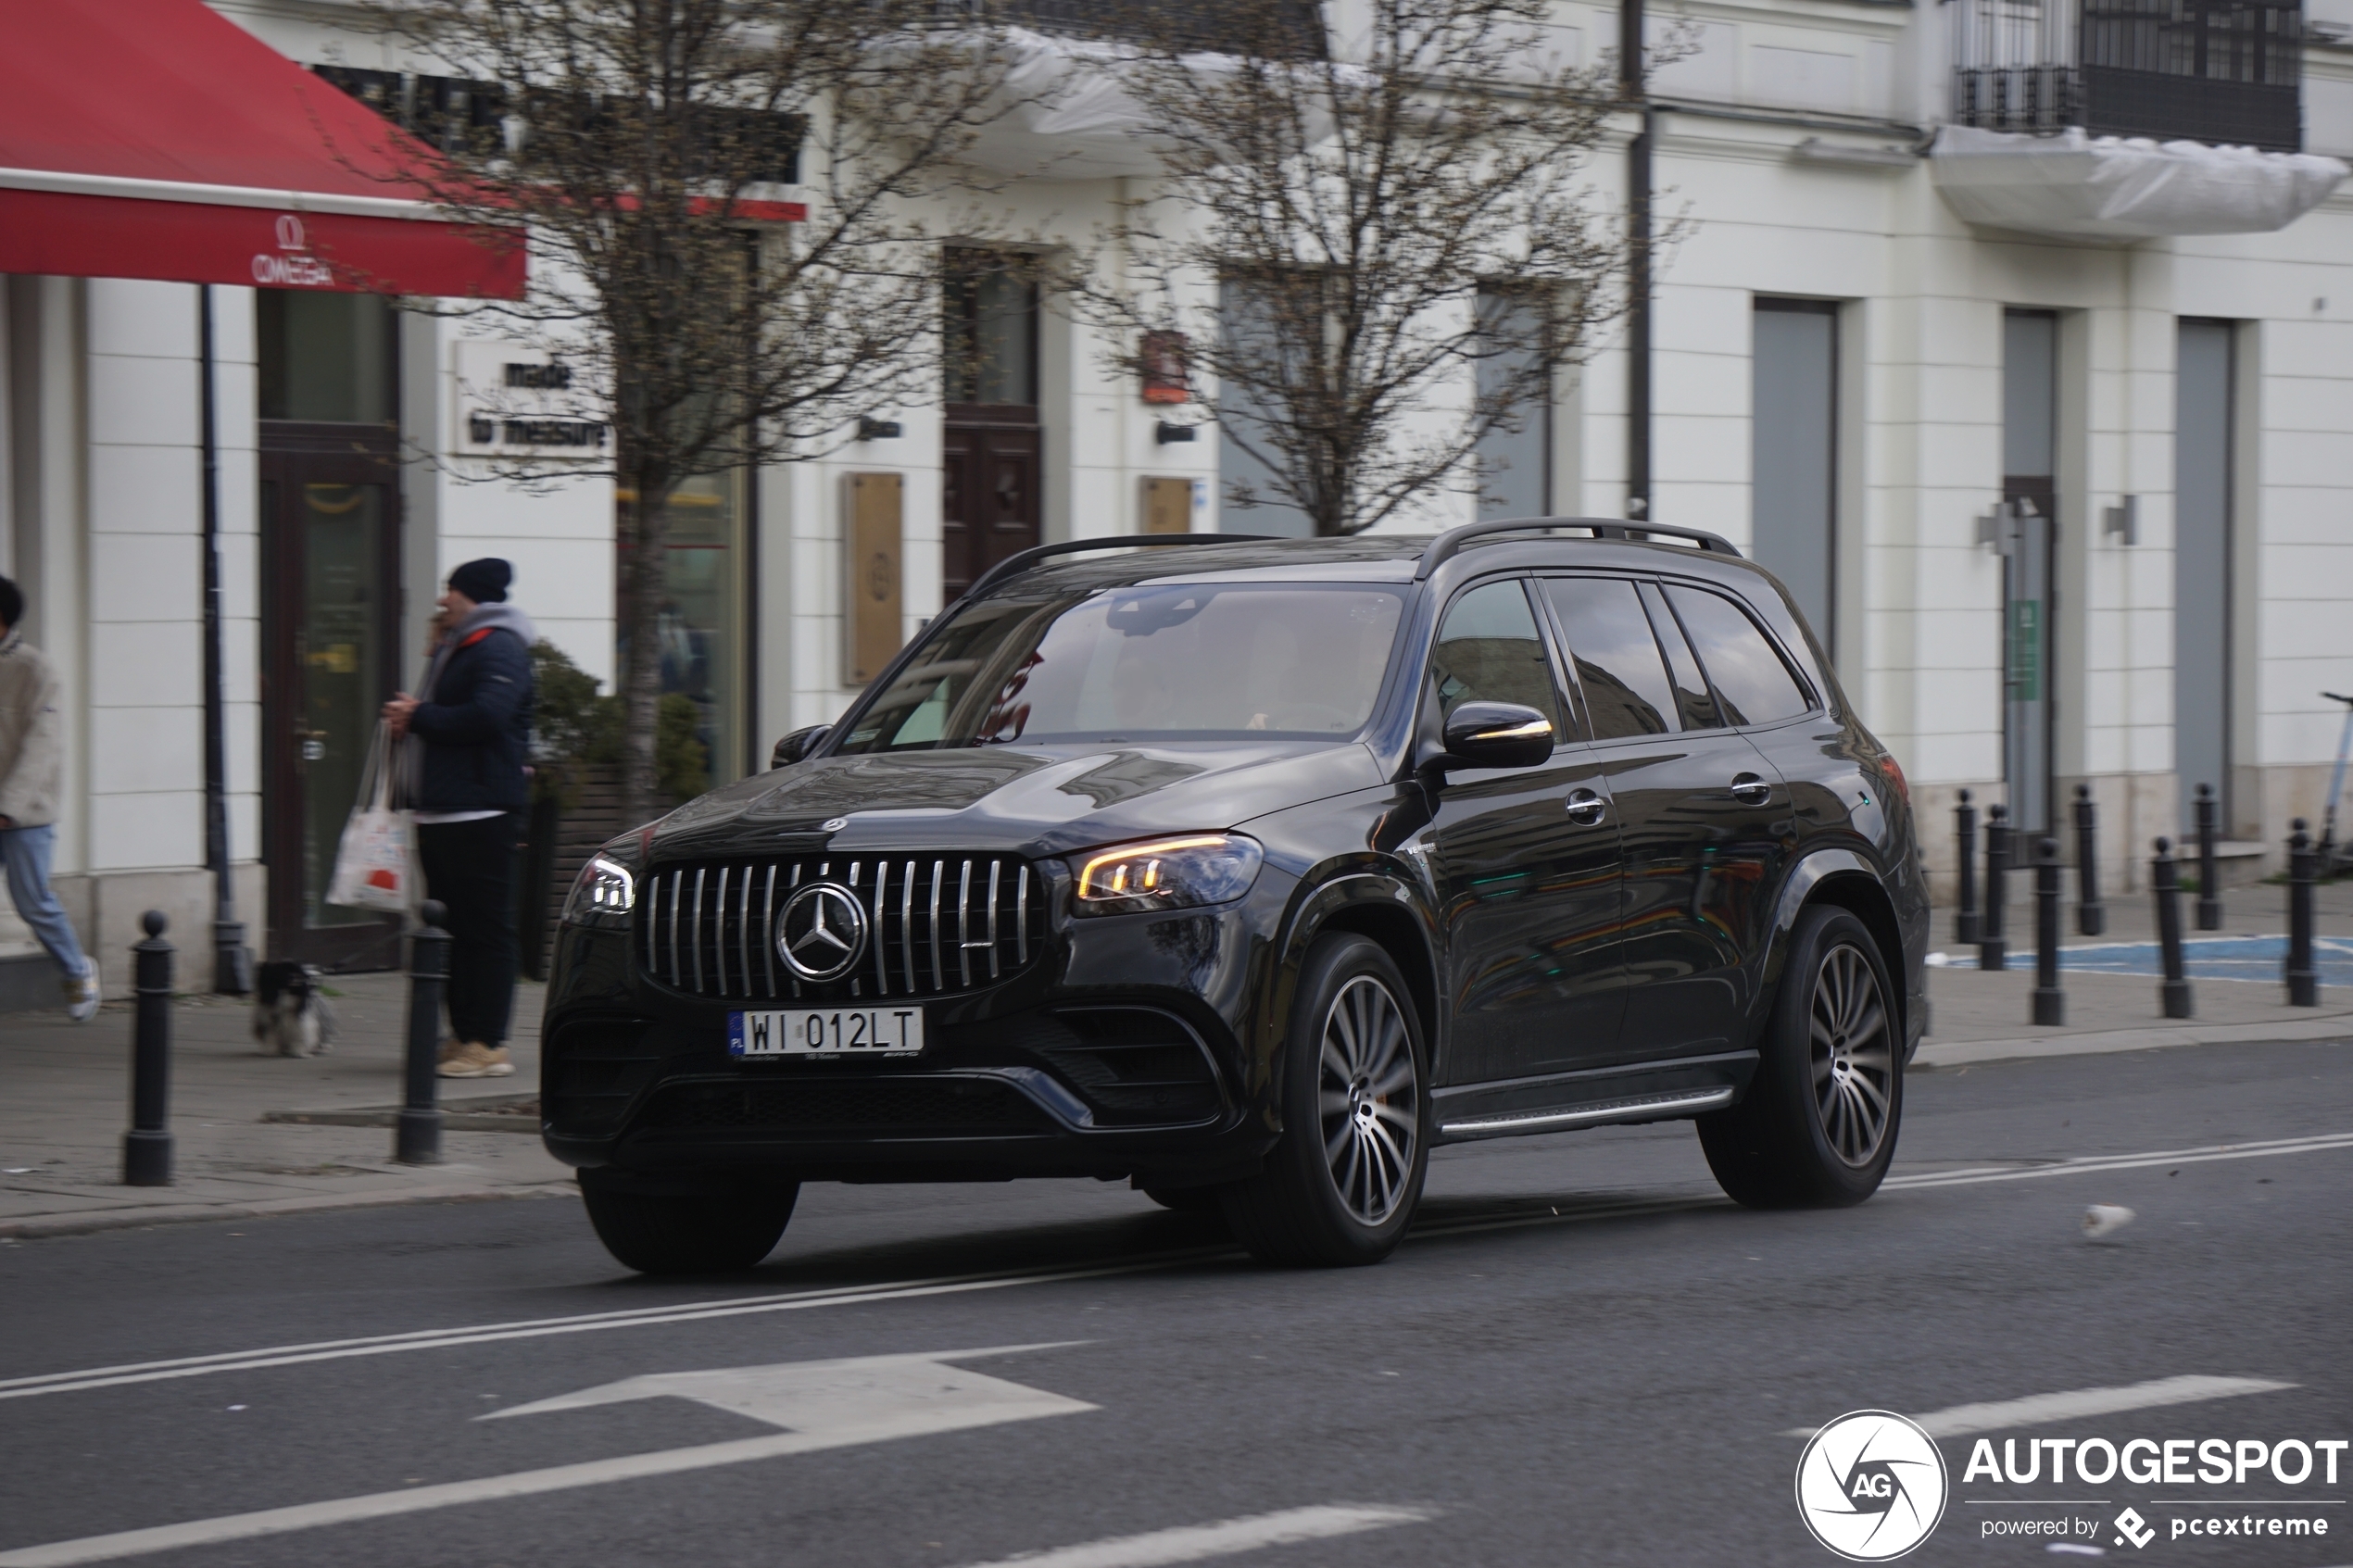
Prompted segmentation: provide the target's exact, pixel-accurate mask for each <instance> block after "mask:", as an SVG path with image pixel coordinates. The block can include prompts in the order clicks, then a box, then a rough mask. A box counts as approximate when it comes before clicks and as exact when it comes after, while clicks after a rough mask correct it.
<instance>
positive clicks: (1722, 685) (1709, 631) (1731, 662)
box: [1667, 587, 1812, 724]
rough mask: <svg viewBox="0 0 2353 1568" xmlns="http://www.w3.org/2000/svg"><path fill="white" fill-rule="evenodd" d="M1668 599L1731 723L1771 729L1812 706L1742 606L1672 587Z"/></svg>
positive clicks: (1693, 591) (1692, 589) (1725, 715)
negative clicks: (1781, 721) (1671, 602)
mask: <svg viewBox="0 0 2353 1568" xmlns="http://www.w3.org/2000/svg"><path fill="white" fill-rule="evenodd" d="M1667 597H1668V598H1669V599H1672V600H1673V601H1674V603H1675V613H1676V615H1677V616H1678V617H1680V619H1681V621H1682V622H1683V630H1684V631H1686V632H1688V633H1691V638H1692V645H1693V646H1695V647H1696V648H1697V649H1698V650H1699V658H1700V662H1701V663H1702V664H1704V665H1705V666H1706V667H1707V675H1708V679H1709V680H1711V681H1713V682H1715V683H1716V699H1717V701H1718V702H1719V703H1721V704H1722V705H1723V709H1724V721H1725V722H1726V723H1728V724H1769V723H1772V722H1773V721H1775V720H1777V719H1794V718H1796V717H1797V716H1798V715H1799V714H1801V713H1803V712H1805V711H1806V709H1808V708H1809V707H1811V706H1812V704H1810V703H1808V702H1807V701H1806V694H1805V692H1804V691H1803V690H1801V689H1800V688H1799V686H1798V684H1797V681H1796V678H1795V677H1793V675H1791V674H1790V672H1789V666H1788V665H1786V664H1783V663H1782V662H1781V657H1780V654H1778V653H1775V652H1774V651H1773V645H1772V644H1770V643H1768V642H1767V641H1766V640H1765V633H1762V632H1760V631H1758V630H1757V629H1756V623H1755V621H1751V620H1749V618H1748V616H1747V615H1746V614H1745V613H1744V612H1743V610H1742V609H1741V608H1740V607H1739V606H1738V605H1735V604H1734V603H1732V601H1731V600H1730V599H1728V598H1725V597H1724V596H1721V595H1719V594H1711V593H1707V592H1705V591H1704V590H1702V589H1698V588H1681V587H1672V588H1669V589H1667Z"/></svg>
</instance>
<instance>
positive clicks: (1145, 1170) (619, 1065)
mask: <svg viewBox="0 0 2353 1568" xmlns="http://www.w3.org/2000/svg"><path fill="white" fill-rule="evenodd" d="M1267 880H1279V879H1267ZM1260 891H1261V892H1263V893H1265V894H1266V895H1268V896H1269V899H1270V900H1271V903H1272V908H1271V909H1268V907H1267V903H1266V902H1265V901H1262V899H1261V897H1259V896H1257V895H1256V894H1254V895H1253V896H1252V897H1248V898H1245V899H1243V900H1242V901H1240V902H1239V904H1236V905H1230V906H1227V907H1225V908H1222V909H1211V910H1186V911H1179V912H1174V913H1164V914H1147V915H1127V916H1114V917H1099V918H1090V919H1088V920H1086V921H1084V922H1057V925H1058V929H1057V930H1056V931H1055V933H1054V937H1053V940H1052V941H1051V943H1050V944H1049V946H1048V948H1047V950H1046V951H1045V952H1044V953H1042V954H1040V955H1039V957H1038V960H1037V961H1035V962H1033V963H1032V964H1031V965H1030V966H1029V967H1028V968H1027V969H1026V970H1025V971H1024V972H1021V973H1019V974H1017V975H1014V976H1012V977H1010V978H1008V979H1007V980H1005V981H1004V982H1003V983H1001V984H999V985H990V986H988V987H986V988H982V989H978V990H975V991H970V992H964V993H961V994H958V995H955V996H952V997H939V998H925V1000H924V1001H923V1004H922V1005H923V1007H924V1010H925V1031H926V1035H927V1044H926V1047H925V1052H924V1054H923V1055H922V1056H921V1057H920V1058H917V1059H914V1060H904V1061H900V1060H841V1059H837V1058H823V1059H811V1058H791V1059H783V1060H777V1059H769V1060H759V1061H750V1062H745V1061H739V1060H736V1059H734V1058H732V1057H730V1056H729V1054H728V1051H727V1044H726V1041H727V1028H728V1014H729V1012H730V1011H731V1010H736V1009H740V1008H742V1007H745V1006H746V1005H749V1006H751V1007H756V1008H767V1007H776V1006H786V1007H789V1006H793V1005H796V1004H795V1003H792V1002H790V1001H783V1002H769V1001H756V1002H752V1003H749V1004H746V1003H743V1002H740V1001H738V1002H735V1003H732V1004H730V1003H727V1002H723V1001H716V1000H711V999H707V998H704V997H695V996H688V995H685V994H683V993H681V992H679V991H677V990H674V989H672V988H671V987H668V986H665V985H660V984H658V983H656V982H654V981H652V980H650V979H649V978H648V977H647V976H646V975H645V974H644V973H643V972H641V967H640V966H638V965H636V964H634V963H633V962H632V960H631V950H630V938H629V937H628V935H626V934H625V933H622V932H617V931H597V930H589V929H585V928H582V927H577V926H567V927H565V928H564V929H563V930H562V932H561V933H560V935H559V938H558V944H557V959H556V970H555V973H554V975H553V976H552V980H551V985H550V986H549V995H550V1005H549V1008H548V1014H547V1022H546V1024H545V1027H544V1032H543V1046H542V1066H541V1104H542V1108H543V1111H542V1117H543V1120H542V1128H543V1134H544V1136H545V1139H546V1142H547V1148H548V1149H549V1151H550V1152H551V1153H553V1154H554V1155H555V1156H556V1157H557V1158H558V1159H560V1160H563V1161H565V1162H566V1163H568V1164H571V1165H574V1166H578V1167H582V1168H584V1169H589V1170H595V1171H598V1172H599V1173H601V1174H600V1176H599V1178H598V1179H600V1180H604V1181H613V1180H624V1181H625V1180H632V1179H643V1180H649V1181H657V1182H664V1183H677V1182H680V1181H687V1182H693V1181H711V1182H724V1183H741V1182H745V1181H752V1182H758V1181H763V1180H764V1181H777V1180H838V1181H941V1180H950V1181H952V1180H1001V1179H1006V1178H1010V1177H1014V1176H1027V1175H1087V1176H1095V1177H1099V1178H1106V1179H1108V1178H1115V1177H1122V1176H1133V1177H1135V1178H1137V1179H1138V1180H1139V1183H1149V1184H1150V1185H1162V1186H1184V1185H1201V1184H1204V1183H1208V1182H1214V1181H1225V1180H1230V1179H1232V1178H1233V1177H1235V1176H1237V1175H1242V1174H1248V1173H1250V1172H1252V1171H1254V1170H1255V1169H1257V1167H1258V1164H1259V1162H1260V1160H1262V1159H1263V1157H1264V1155H1265V1151H1266V1150H1267V1149H1268V1148H1271V1147H1272V1145H1273V1143H1274V1141H1275V1138H1276V1135H1277V1125H1278V1124H1277V1122H1276V1120H1275V1118H1274V1115H1273V1112H1272V1110H1271V1107H1270V1106H1268V1105H1267V1104H1265V1103H1264V1101H1265V1094H1266V1085H1267V1083H1268V1080H1269V1077H1270V1074H1269V1073H1268V1072H1267V1070H1266V1067H1265V1063H1263V1062H1261V1061H1257V1060H1253V1057H1252V1052H1251V1050H1250V1049H1249V1047H1248V1044H1247V1043H1248V1042H1249V1041H1251V1040H1252V1037H1253V1031H1252V1027H1251V1025H1252V997H1253V995H1254V993H1255V992H1256V991H1257V990H1258V989H1259V988H1260V982H1261V981H1262V979H1263V976H1261V975H1259V974H1258V973H1257V972H1256V966H1257V965H1258V964H1259V963H1261V962H1262V961H1263V955H1264V953H1265V950H1266V948H1267V946H1268V944H1267V942H1266V941H1265V940H1264V939H1263V937H1262V935H1261V933H1260V931H1259V927H1260V925H1261V923H1262V922H1264V923H1265V924H1271V923H1272V921H1273V918H1274V917H1275V916H1276V915H1277V914H1278V913H1279V909H1280V902H1279V900H1280V897H1281V892H1280V890H1279V889H1278V888H1269V889H1262V890H1260ZM1073 926H1076V930H1073V929H1072V927H1073ZM798 1005H801V1006H811V1005H819V1004H815V1003H811V1002H802V1003H799V1004H798ZM902 1005H903V1004H902Z"/></svg>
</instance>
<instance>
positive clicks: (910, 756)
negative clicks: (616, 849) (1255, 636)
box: [654, 741, 1379, 859]
mask: <svg viewBox="0 0 2353 1568" xmlns="http://www.w3.org/2000/svg"><path fill="white" fill-rule="evenodd" d="M1378 783H1379V768H1378V764H1377V763H1376V762H1375V760H1374V758H1373V755H1372V753H1371V752H1370V751H1368V750H1367V749H1366V748H1365V747H1364V746H1361V745H1358V744H1356V743H1354V742H1353V741H1352V742H1346V743H1343V744H1340V745H1337V746H1335V745H1332V744H1331V743H1329V742H1324V741H1305V742H1298V741H1294V742H1281V743H1268V744H1265V745H1258V746H1250V745H1235V744H1233V743H1231V742H1217V743H1214V744H1205V745H1201V746H1128V745H1117V746H1114V745H1075V746H988V747H986V748H967V749H958V750H953V751H901V752H884V753H877V754H873V755H866V756H853V757H824V758H817V759H812V760H811V761H807V762H801V763H797V764H795V765H794V766H792V767H790V768H785V769H781V770H779V771H775V772H772V773H761V774H759V775H758V776H756V777H753V778H749V779H746V780H744V781H743V782H742V783H740V784H730V785H728V786H727V787H726V788H724V789H721V790H715V791H713V792H712V793H711V794H709V795H706V796H704V797H701V798H700V799H698V800H695V801H692V802H690V803H688V804H687V805H686V806H682V807H680V808H679V809H677V810H676V811H673V812H672V813H671V814H670V815H669V816H668V817H665V818H663V819H662V821H661V823H659V824H658V825H657V827H656V829H655V834H654V853H655V854H656V856H657V857H659V858H661V859H682V858H686V857H690V856H693V857H699V856H703V855H736V854H756V853H763V852H764V853H781V852H806V851H809V850H812V849H817V848H824V849H828V850H837V851H839V852H841V853H843V854H857V853H874V852H876V851H895V850H898V849H901V848H905V849H1002V850H1012V851H1016V852H1020V853H1024V854H1032V855H1041V854H1042V855H1053V854H1064V853H1067V852H1069V851H1071V850H1074V849H1083V848H1087V847H1090V846H1093V845H1098V844H1110V843H1115V842H1117V841H1118V840H1120V839H1123V838H1131V837H1141V836H1145V835H1149V834H1163V833H1187V832H1201V831H1204V830H1210V829H1217V828H1227V827H1231V826H1233V825H1234V824H1235V823H1237V822H1246V821H1248V820H1249V819H1250V818H1252V817H1257V816H1263V815H1265V813H1267V812H1269V811H1277V810H1281V809H1285V808H1287V807H1292V806H1302V805H1305V804H1307V803H1308V802H1310V801H1315V800H1320V799H1324V798H1327V797H1331V796H1335V795H1340V794H1344V793H1346V792H1348V791H1350V790H1354V789H1363V788H1365V787H1367V786H1369V785H1372V784H1378Z"/></svg>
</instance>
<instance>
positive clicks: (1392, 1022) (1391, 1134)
mask: <svg viewBox="0 0 2353 1568" xmlns="http://www.w3.org/2000/svg"><path fill="white" fill-rule="evenodd" d="M1318 1079H1319V1082H1318V1091H1319V1104H1320V1107H1321V1114H1322V1121H1323V1133H1324V1158H1325V1160H1326V1162H1327V1165H1328V1167H1329V1169H1330V1171H1331V1178H1332V1187H1333V1190H1335V1191H1336V1192H1338V1193H1339V1194H1340V1202H1341V1204H1342V1205H1343V1206H1344V1207H1346V1209H1347V1210H1348V1211H1349V1213H1350V1214H1351V1215H1352V1216H1353V1217H1354V1218H1355V1219H1356V1220H1357V1222H1358V1223H1362V1224H1366V1225H1378V1224H1379V1223H1382V1222H1383V1221H1385V1220H1387V1219H1388V1218H1389V1217H1390V1215H1391V1214H1393V1213H1395V1212H1396V1211H1397V1206H1398V1204H1399V1203H1400V1202H1401V1201H1402V1200H1403V1198H1404V1196H1405V1188H1406V1184H1407V1183H1408V1182H1409V1181H1410V1180H1411V1179H1412V1176H1413V1172H1414V1157H1415V1152H1416V1143H1417V1141H1418V1140H1419V1138H1420V1136H1421V1112H1422V1104H1421V1078H1420V1074H1419V1073H1418V1072H1417V1071H1416V1068H1415V1065H1414V1047H1413V1042H1412V1039H1411V1038H1410V1037H1409V1036H1408V1035H1407V1034H1406V1032H1405V1015H1404V1012H1403V1010H1402V1009H1400V1008H1399V1007H1398V1005H1397V998H1396V997H1394V996H1392V995H1391V994H1390V989H1389V987H1388V986H1386V985H1382V984H1381V983H1380V982H1379V981H1378V980H1377V979H1375V978H1374V977H1373V976H1371V975H1369V974H1360V975H1357V976H1356V977H1355V978H1354V979H1353V980H1351V981H1349V982H1348V984H1347V985H1343V986H1341V987H1340V995H1339V996H1337V997H1333V998H1332V1005H1331V1010H1330V1011H1329V1012H1327V1013H1326V1014H1325V1015H1324V1038H1323V1053H1322V1069H1321V1072H1320V1073H1319V1074H1318Z"/></svg>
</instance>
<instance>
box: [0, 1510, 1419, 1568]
mask: <svg viewBox="0 0 2353 1568" xmlns="http://www.w3.org/2000/svg"><path fill="white" fill-rule="evenodd" d="M1437 1517H1438V1511H1437V1510H1436V1509H1429V1508H1390V1507H1383V1506H1379V1505H1370V1506H1360V1505H1355V1504H1350V1503H1327V1504H1324V1505H1322V1506H1320V1507H1315V1508H1291V1509H1285V1510H1284V1511H1283V1512H1280V1513H1257V1514H1252V1515H1251V1516H1250V1517H1248V1518H1246V1519H1228V1520H1226V1521H1224V1522H1223V1523H1220V1524H1187V1525H1183V1526H1181V1527H1179V1528H1177V1529H1174V1530H1154V1531H1152V1532H1151V1533H1150V1534H1148V1535H1142V1536H1118V1537H1113V1538H1111V1539H1109V1540H1101V1541H1088V1543H1086V1544H1085V1545H1084V1546H1066V1547H1056V1548H1054V1549H1051V1550H1049V1551H1026V1552H1023V1553H1022V1554H1021V1555H1020V1556H1018V1557H1000V1558H998V1559H996V1560H995V1561H994V1562H982V1563H975V1564H974V1565H973V1568H1160V1565H1161V1564H1163V1563H1169V1562H1203V1561H1206V1560H1207V1559H1209V1558H1213V1557H1231V1556H1233V1555H1234V1554H1236V1553H1237V1552H1244V1551H1256V1550H1258V1549H1260V1548H1262V1547H1270V1546H1287V1545H1289V1544H1290V1543H1291V1542H1293V1541H1321V1540H1329V1539H1330V1538H1331V1537H1334V1536H1353V1535H1359V1534H1362V1533H1363V1532H1365V1531H1366V1530H1386V1529H1389V1528H1390V1527H1392V1526H1394V1525H1398V1524H1421V1523H1423V1522H1424V1521H1425V1520H1430V1519H1435V1518H1437ZM0 1561H5V1560H0Z"/></svg>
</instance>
